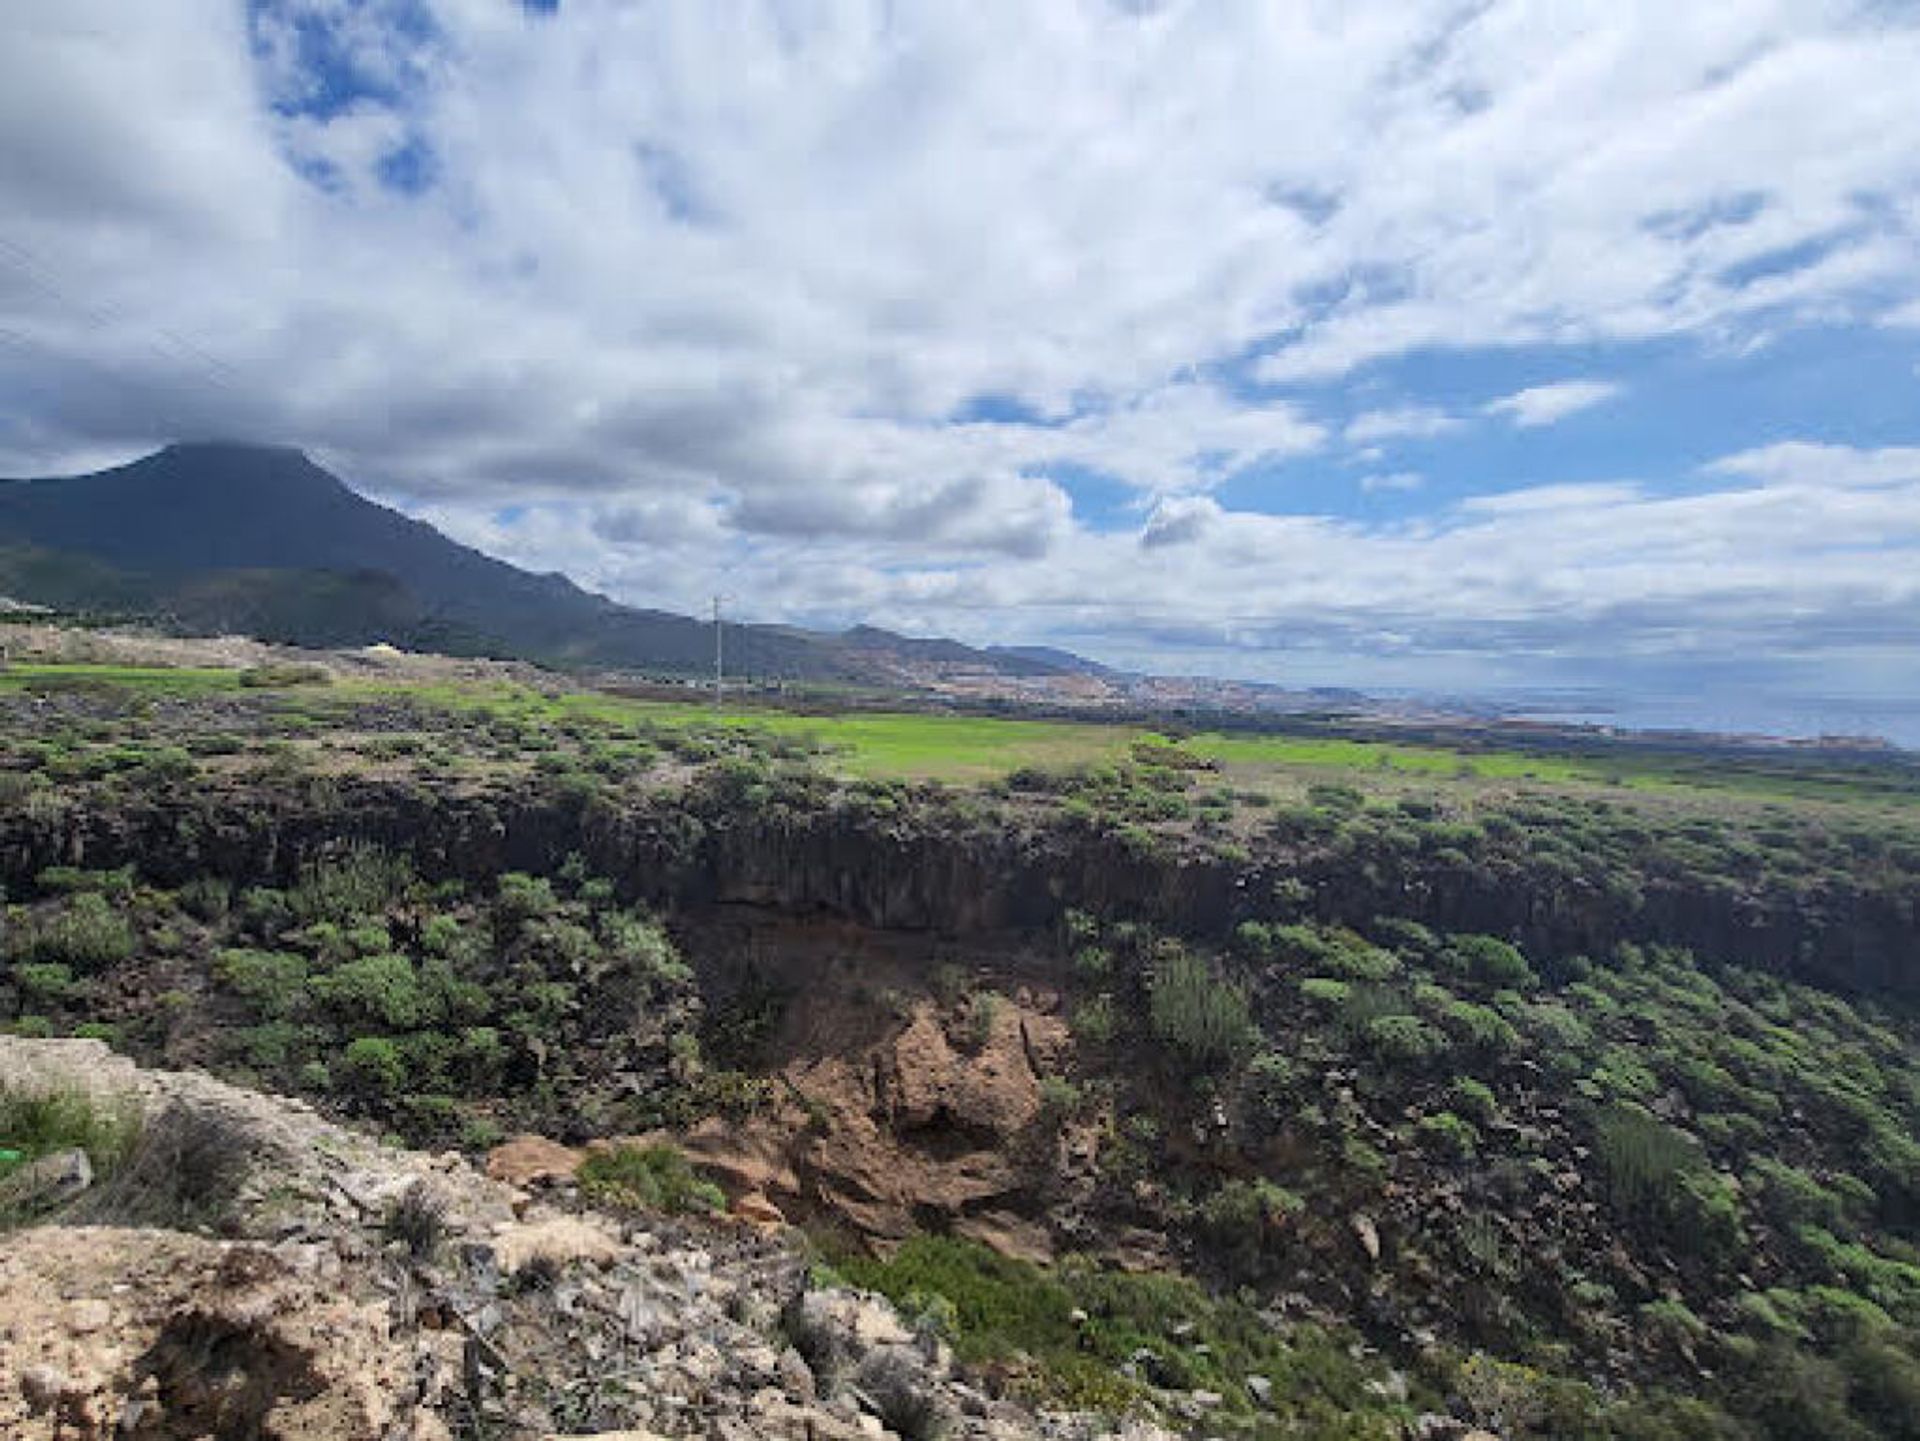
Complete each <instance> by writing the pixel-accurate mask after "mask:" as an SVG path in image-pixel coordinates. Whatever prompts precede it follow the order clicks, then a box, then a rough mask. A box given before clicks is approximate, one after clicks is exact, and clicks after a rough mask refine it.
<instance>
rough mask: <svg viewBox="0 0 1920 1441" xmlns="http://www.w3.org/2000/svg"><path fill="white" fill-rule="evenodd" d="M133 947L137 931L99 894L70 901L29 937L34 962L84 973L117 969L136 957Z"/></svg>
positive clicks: (87, 892)
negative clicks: (116, 967) (115, 966)
mask: <svg viewBox="0 0 1920 1441" xmlns="http://www.w3.org/2000/svg"><path fill="white" fill-rule="evenodd" d="M133 947H134V936H133V927H132V926H131V925H129V924H128V923H127V918H126V917H125V916H123V915H121V914H120V913H119V912H118V911H116V910H115V909H114V908H113V906H112V904H111V903H110V902H108V900H107V898H106V897H105V896H103V895H101V894H99V893H98V892H95V891H82V892H80V893H79V894H77V895H74V896H72V897H70V898H69V899H68V900H67V901H66V902H65V903H64V904H63V905H62V906H61V908H60V909H59V910H58V911H56V912H55V913H54V914H52V915H51V916H48V917H45V918H43V919H42V920H41V921H40V922H39V923H38V924H37V925H36V926H34V927H33V928H32V929H31V930H30V931H29V932H28V936H27V953H28V955H29V956H31V957H32V959H34V960H36V961H43V962H48V963H51V964H56V965H66V966H71V967H72V968H73V969H74V970H76V971H82V972H91V971H100V970H105V969H106V968H107V967H109V966H113V965H117V964H119V963H120V962H122V961H124V960H126V959H128V958H129V957H130V956H132V954H133Z"/></svg>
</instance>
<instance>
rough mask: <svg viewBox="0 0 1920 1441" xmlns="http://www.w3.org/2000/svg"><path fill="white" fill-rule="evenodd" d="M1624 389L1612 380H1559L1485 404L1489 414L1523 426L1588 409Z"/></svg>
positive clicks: (1527, 427)
mask: <svg viewBox="0 0 1920 1441" xmlns="http://www.w3.org/2000/svg"><path fill="white" fill-rule="evenodd" d="M1623 389H1625V387H1624V386H1621V385H1619V384H1617V383H1615V382H1614V381H1611V380H1561V381H1556V382H1554V383H1553V384H1552V385H1534V386H1529V387H1528V388H1527V389H1525V390H1516V391H1515V392H1514V393H1513V394H1512V395H1503V396H1501V397H1500V399H1498V400H1495V401H1492V402H1490V403H1489V404H1488V406H1487V413H1488V414H1489V415H1504V416H1506V417H1507V419H1508V420H1510V421H1512V422H1513V423H1514V424H1515V425H1517V426H1519V427H1520V428H1521V429H1523V430H1531V429H1534V428H1536V427H1538V426H1543V425H1553V424H1555V423H1557V422H1559V421H1562V420H1565V419H1566V418H1567V417H1568V416H1569V415H1577V414H1579V413H1580V412H1581V411H1583V410H1591V409H1592V408H1593V407H1594V406H1596V405H1601V404H1604V403H1605V402H1606V401H1609V400H1612V399H1613V398H1614V397H1615V396H1617V395H1619V394H1620V392H1621V391H1622V390H1623Z"/></svg>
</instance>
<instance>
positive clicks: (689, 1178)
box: [578, 1144, 727, 1214]
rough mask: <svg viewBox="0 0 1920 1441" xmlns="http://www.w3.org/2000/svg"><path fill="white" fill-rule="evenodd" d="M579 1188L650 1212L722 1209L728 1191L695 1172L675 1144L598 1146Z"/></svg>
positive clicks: (583, 1166) (587, 1162)
mask: <svg viewBox="0 0 1920 1441" xmlns="http://www.w3.org/2000/svg"><path fill="white" fill-rule="evenodd" d="M578 1175H579V1180H580V1189H581V1190H582V1191H583V1192H585V1193H586V1194H587V1195H588V1196H590V1197H592V1198H593V1199H594V1200H596V1201H600V1202H602V1203H606V1204H612V1205H626V1206H638V1207H642V1208H644V1209H646V1210H649V1211H665V1212H667V1213H669V1214H678V1213H680V1212H683V1211H706V1212H711V1211H720V1210H724V1209H725V1208H726V1200H727V1198H726V1196H725V1194H724V1193H722V1191H721V1190H720V1188H719V1187H718V1186H716V1185H714V1184H713V1183H712V1182H711V1181H704V1180H702V1179H701V1178H700V1177H699V1176H697V1175H696V1174H694V1170H693V1167H692V1166H690V1165H688V1164H687V1158H686V1157H685V1156H683V1155H682V1154H681V1153H680V1152H679V1151H677V1150H675V1149H674V1148H673V1147H672V1146H666V1145H657V1146H635V1145H625V1144H623V1145H619V1146H613V1147H609V1148H608V1149H606V1150H604V1151H596V1152H594V1153H593V1154H592V1155H590V1156H588V1157H587V1159H586V1160H584V1161H582V1162H581V1163H580V1170H579V1173H578Z"/></svg>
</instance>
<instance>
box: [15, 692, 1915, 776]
mask: <svg viewBox="0 0 1920 1441" xmlns="http://www.w3.org/2000/svg"><path fill="white" fill-rule="evenodd" d="M243 685H246V686H257V687H259V688H260V689H263V690H265V691H268V692H271V691H272V690H274V689H276V688H277V687H275V686H273V685H272V684H271V683H270V682H269V683H268V684H267V685H265V686H261V685H260V677H259V676H257V675H256V676H252V677H246V675H245V673H244V672H242V671H239V670H235V669H230V668H228V669H222V668H215V667H192V668H188V667H161V666H137V665H106V664H70V663H44V662H20V663H15V664H13V665H11V666H9V667H7V668H6V669H4V670H0V691H6V690H13V691H19V690H32V689H37V688H38V689H53V688H61V687H74V686H78V687H89V686H101V687H119V688H124V689H126V690H130V691H133V692H136V693H138V694H141V695H147V696H156V697H157V696H163V695H169V694H172V695H181V696H197V695H206V694H212V693H218V692H222V691H232V690H237V689H240V688H242V687H243ZM297 689H298V691H299V692H300V693H301V694H302V696H303V701H302V704H313V705H316V706H322V707H324V706H325V705H327V704H329V703H334V702H339V703H347V702H353V701H366V700H376V699H392V700H406V701H410V702H412V703H414V704H418V705H422V706H427V707H435V708H441V709H445V710H449V711H455V712H474V711H479V712H483V713H485V714H488V715H497V716H511V717H516V718H519V719H522V720H528V721H539V722H544V723H549V724H552V723H560V724H565V723H569V722H574V723H581V722H584V723H588V724H591V725H595V726H598V727H604V728H607V729H611V730H620V729H624V728H628V727H631V728H635V729H642V728H647V727H669V728H675V729H679V728H704V727H709V726H714V725H719V726H725V727H731V728H741V729H748V730H755V731H761V732H766V733H770V734H773V735H776V736H781V737H786V738H792V739H795V740H804V741H807V742H809V743H811V744H814V745H817V746H819V747H820V748H821V749H822V750H823V751H824V752H825V757H824V758H825V762H826V765H827V767H828V768H829V769H831V770H834V771H837V772H839V773H841V774H843V775H847V776H851V777H856V778H861V779H873V780H934V781H947V782H953V783H959V784H980V783H988V782H993V781H997V780H1000V779H1003V778H1005V777H1006V776H1008V775H1010V774H1012V773H1013V772H1014V771H1017V770H1020V769H1022V768H1037V769H1042V770H1063V769H1068V768H1073V767H1083V766H1097V765H1101V764H1107V763H1113V762H1119V761H1123V760H1125V759H1126V758H1127V756H1128V755H1129V753H1130V752H1131V751H1132V749H1133V747H1134V746H1135V745H1137V744H1138V743H1139V742H1141V741H1142V740H1145V739H1148V738H1150V737H1153V736H1155V732H1154V731H1153V730H1152V729H1151V728H1149V727H1146V726H1142V725H1139V724H1128V723H1110V722H1104V721H1099V720H1087V721H1076V720H1055V719H1035V718H1020V717H997V716H976V715H954V714H938V713H928V712H921V711H907V710H901V711H870V710H849V711H842V712H838V713H832V714H809V713H805V712H802V711H797V710H793V709H788V708H782V707H774V706H765V705H755V704H751V703H745V702H730V703H729V704H728V705H727V706H726V707H725V708H724V709H723V710H721V711H719V712H716V711H715V709H714V708H713V707H712V706H711V705H709V704H704V703H700V702H694V701H659V700H643V699H637V698H633V697H628V696H621V695H614V694H608V693H605V692H600V691H593V690H570V691H560V692H558V693H555V692H551V691H545V690H541V689H536V688H534V687H532V686H529V685H523V684H519V683H516V682H511V681H501V680H458V679H442V678H432V679H416V678H388V677H366V678H349V679H344V680H340V681H337V682H336V683H334V684H332V685H330V686H326V687H316V686H310V685H309V686H300V687H297ZM1181 745H1182V746H1183V748H1184V749H1185V750H1187V751H1188V752H1189V753H1191V754H1192V755H1194V756H1196V757H1199V758H1201V759H1204V760H1208V761H1211V762H1213V763H1214V764H1215V765H1217V766H1218V767H1219V769H1220V771H1221V772H1222V778H1223V780H1224V781H1225V782H1226V783H1228V784H1230V785H1232V786H1234V787H1237V788H1241V789H1245V790H1250V791H1263V792H1266V793H1268V794H1272V795H1276V796H1286V795H1289V794H1297V793H1300V792H1302V791H1303V790H1305V788H1306V787H1308V786H1310V785H1314V784H1324V783H1328V782H1346V783H1351V784H1359V785H1361V786H1362V787H1363V788H1365V789H1373V788H1375V787H1376V786H1378V787H1381V788H1389V789H1395V790H1404V789H1405V787H1406V786H1407V785H1408V784H1409V783H1414V784H1418V785H1421V786H1423V787H1426V788H1432V787H1434V786H1441V785H1461V786H1477V785H1512V784H1515V783H1519V784H1534V785H1543V786H1550V787H1555V788H1563V787H1564V788H1572V789H1576V790H1578V789H1589V788H1593V789H1605V790H1607V791H1609V792H1611V793H1613V794H1615V795H1620V794H1621V793H1623V792H1637V793H1641V794H1644V795H1648V796H1649V797H1650V798H1652V797H1659V796H1666V797H1682V796H1686V795H1689V794H1692V795H1701V794H1703V793H1704V794H1707V795H1718V796H1722V797H1725V798H1727V799H1730V800H1733V799H1744V800H1750V801H1763V802H1801V801H1809V800H1815V801H1821V800H1824V801H1834V802H1845V803H1857V802H1862V801H1868V802H1875V801H1877V802H1883V803H1889V804H1893V805H1897V806H1899V807H1902V808H1905V807H1907V806H1911V805H1915V804H1920V768H1916V767H1914V766H1912V765H1911V764H1909V763H1906V762H1905V761H1900V760H1896V761H1893V762H1890V763H1887V764H1872V763H1861V762H1857V761H1844V760H1840V761H1837V760H1832V759H1824V758H1821V757H1817V756H1811V755H1804V754H1802V755H1790V754H1782V755H1780V756H1772V755H1768V754H1765V753H1754V754H1751V755H1745V756H1731V755H1714V754H1707V753H1704V752H1698V753H1696V752H1686V751H1648V750H1634V749H1629V748H1627V747H1624V746H1613V747H1609V746H1607V744H1606V743H1605V742H1599V741H1596V742H1595V745H1594V747H1593V748H1592V749H1590V750H1560V749H1548V748H1544V747H1540V748H1536V747H1532V746H1527V745H1522V744H1515V743H1508V742H1503V741H1502V740H1501V739H1499V738H1489V739H1487V740H1485V741H1479V740H1475V741H1472V742H1468V743H1463V744H1456V745H1447V744H1439V743H1431V742H1418V743H1416V742H1402V741H1392V740H1380V739H1361V738H1354V737H1343V736H1338V735H1274V734H1251V733H1243V732H1232V733H1222V732H1204V733H1201V734H1198V735H1194V736H1191V737H1189V738H1187V739H1185V740H1183V741H1182V742H1181Z"/></svg>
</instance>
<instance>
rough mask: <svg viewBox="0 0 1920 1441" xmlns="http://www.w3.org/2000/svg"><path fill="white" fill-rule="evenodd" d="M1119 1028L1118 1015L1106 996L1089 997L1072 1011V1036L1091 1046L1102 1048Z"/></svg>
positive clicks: (1110, 997)
mask: <svg viewBox="0 0 1920 1441" xmlns="http://www.w3.org/2000/svg"><path fill="white" fill-rule="evenodd" d="M1119 1027H1120V1013H1119V1010H1118V1008H1117V1007H1115V1005H1114V1004H1113V997H1112V996H1108V995H1098V996H1089V997H1088V998H1087V999H1086V1000H1084V1001H1082V1002H1081V1003H1080V1004H1079V1005H1077V1006H1075V1007H1074V1009H1073V1034H1074V1035H1075V1036H1076V1037H1078V1038H1079V1039H1080V1040H1082V1041H1085V1042H1086V1043H1087V1044H1088V1045H1091V1046H1104V1045H1106V1044H1107V1042H1109V1041H1111V1040H1112V1039H1113V1037H1114V1033H1115V1032H1116V1031H1117V1030H1118V1029H1119Z"/></svg>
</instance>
